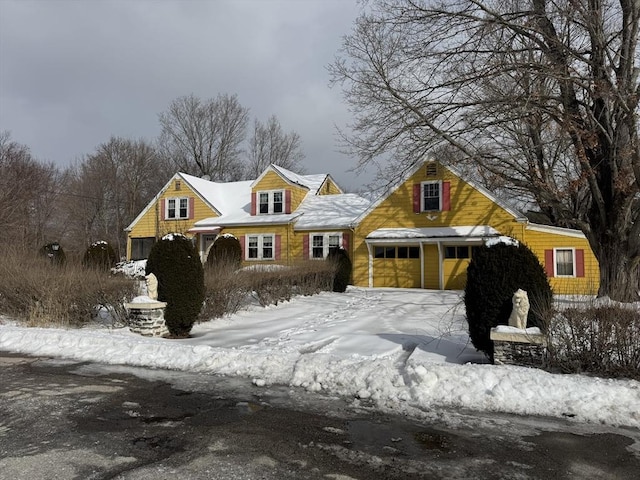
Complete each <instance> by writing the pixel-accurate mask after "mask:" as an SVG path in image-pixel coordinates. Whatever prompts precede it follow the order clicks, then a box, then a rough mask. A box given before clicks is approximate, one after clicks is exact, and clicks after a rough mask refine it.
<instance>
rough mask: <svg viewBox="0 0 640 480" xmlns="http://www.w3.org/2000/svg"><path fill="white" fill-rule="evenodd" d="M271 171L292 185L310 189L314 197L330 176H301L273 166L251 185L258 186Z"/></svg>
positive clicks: (321, 174) (323, 174)
mask: <svg viewBox="0 0 640 480" xmlns="http://www.w3.org/2000/svg"><path fill="white" fill-rule="evenodd" d="M269 171H274V172H276V173H277V174H278V175H280V177H282V178H283V179H284V180H286V181H287V182H289V183H291V184H295V185H300V186H301V187H305V188H308V189H309V191H310V192H311V193H313V194H314V195H315V194H316V193H318V190H320V187H322V184H323V183H324V182H325V180H326V179H327V178H328V177H329V175H327V174H326V173H320V174H316V175H300V174H298V173H294V172H292V171H290V170H287V169H286V168H282V167H280V166H278V165H274V164H271V165H269V166H268V167H267V168H266V169H265V171H264V172H262V174H261V175H260V176H259V177H258V178H257V179H255V180H254V181H253V182H252V183H251V186H252V187H253V186H254V185H256V184H257V183H258V182H259V181H260V180H261V179H262V177H264V176H265V175H266V174H267V173H268V172H269Z"/></svg>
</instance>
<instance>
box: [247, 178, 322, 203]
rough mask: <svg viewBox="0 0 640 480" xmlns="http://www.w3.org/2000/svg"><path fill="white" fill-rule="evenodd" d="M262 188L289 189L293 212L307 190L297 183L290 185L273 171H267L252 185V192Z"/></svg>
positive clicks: (262, 189)
mask: <svg viewBox="0 0 640 480" xmlns="http://www.w3.org/2000/svg"><path fill="white" fill-rule="evenodd" d="M264 190H290V191H291V211H292V212H294V211H295V210H296V209H297V208H298V207H299V206H300V203H301V202H302V200H304V197H306V195H307V193H308V192H309V190H308V189H307V188H304V187H300V186H297V185H291V184H290V183H288V182H287V181H286V180H284V179H283V178H282V177H281V176H280V175H278V174H277V173H275V172H274V171H271V170H270V171H268V172H267V173H266V174H265V176H264V177H262V178H261V179H260V181H259V182H258V183H257V184H256V185H254V187H253V189H252V192H253V193H257V192H260V191H264Z"/></svg>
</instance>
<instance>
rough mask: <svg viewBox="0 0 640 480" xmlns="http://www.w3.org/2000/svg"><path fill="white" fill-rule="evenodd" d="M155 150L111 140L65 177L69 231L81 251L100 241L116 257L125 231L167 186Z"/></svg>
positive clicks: (138, 143) (139, 142)
mask: <svg viewBox="0 0 640 480" xmlns="http://www.w3.org/2000/svg"><path fill="white" fill-rule="evenodd" d="M169 176H170V174H169V173H168V172H167V171H166V170H165V169H164V168H162V166H160V168H158V158H157V156H156V152H155V149H154V148H153V147H152V146H151V145H150V144H149V143H147V142H145V141H144V140H137V141H134V140H130V139H126V138H120V137H111V138H110V139H109V141H108V142H106V143H103V144H100V145H99V146H98V147H97V148H96V151H95V152H94V153H93V154H91V155H88V156H86V157H85V158H84V159H83V160H82V162H80V163H79V164H78V165H76V166H74V167H72V168H70V169H69V171H68V172H67V191H68V192H70V193H69V197H68V199H67V209H68V211H69V223H70V225H69V229H70V230H71V231H73V232H74V238H75V239H76V240H80V241H81V243H82V245H77V248H80V247H82V248H86V247H87V246H88V245H90V244H91V243H92V242H94V241H96V240H105V241H108V242H109V243H111V244H112V245H113V247H114V248H115V249H116V251H119V252H120V253H121V254H122V253H124V250H125V248H126V233H125V232H124V229H125V228H126V226H127V225H129V223H131V221H132V220H133V219H134V218H135V216H136V215H137V214H138V213H140V211H141V210H142V209H143V208H144V206H145V205H146V204H147V203H148V202H149V200H150V199H151V198H152V197H153V196H154V195H155V194H156V193H157V192H158V191H159V190H160V188H161V187H162V186H163V185H164V183H166V181H167V180H168V178H169Z"/></svg>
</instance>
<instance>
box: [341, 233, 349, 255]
mask: <svg viewBox="0 0 640 480" xmlns="http://www.w3.org/2000/svg"><path fill="white" fill-rule="evenodd" d="M342 248H344V249H345V250H346V251H347V252H348V251H349V234H348V233H343V234H342Z"/></svg>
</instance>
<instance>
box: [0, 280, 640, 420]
mask: <svg viewBox="0 0 640 480" xmlns="http://www.w3.org/2000/svg"><path fill="white" fill-rule="evenodd" d="M0 323H1V322H0ZM466 330H467V326H466V323H465V318H464V304H463V303H462V299H461V293H460V292H453V291H428V290H418V289H410V290H409V289H407V290H405V289H368V288H354V287H350V288H349V289H348V290H347V292H346V293H344V294H337V293H329V292H326V293H322V294H319V295H315V296H310V297H296V298H294V299H292V300H291V301H289V302H284V303H281V304H279V305H277V306H270V307H267V308H262V307H258V306H252V307H249V308H248V310H246V311H242V312H239V313H237V314H235V315H233V316H230V317H227V318H224V319H217V320H214V321H210V322H206V323H202V324H198V325H196V326H195V327H194V329H193V331H192V337H191V338H189V339H184V340H167V339H161V338H147V337H141V336H139V335H136V334H133V333H131V332H129V331H128V329H126V328H110V329H106V328H98V327H97V326H96V327H91V328H84V329H80V330H61V329H53V328H51V329H43V328H24V327H19V326H16V325H0V350H6V351H11V352H17V353H26V354H31V355H43V356H55V357H63V358H69V359H75V360H82V361H92V362H102V363H107V364H119V365H133V366H143V367H152V368H161V369H173V370H185V371H191V372H198V373H203V374H220V375H228V376H242V377H247V378H251V379H253V382H254V383H255V384H256V385H258V386H264V385H270V384H285V385H292V386H300V387H304V388H306V389H308V390H310V391H322V392H325V393H330V394H334V395H344V396H348V397H354V398H359V399H365V400H366V401H367V402H369V403H371V404H372V405H375V406H376V407H377V408H380V409H383V410H394V411H397V412H401V413H407V412H410V411H416V409H417V410H419V411H422V412H428V411H430V410H433V409H437V408H464V409H471V410H479V411H491V412H509V413H516V414H522V415H541V416H555V417H562V416H565V417H570V418H573V419H575V420H578V421H585V422H595V423H604V424H611V425H626V426H632V427H640V382H637V381H632V380H611V379H601V378H595V377H589V376H584V375H554V374H550V373H547V372H544V371H542V370H537V369H532V368H525V367H515V366H497V365H489V364H486V363H485V359H484V357H483V356H482V355H481V354H479V353H477V352H476V351H475V349H474V348H473V347H472V346H471V345H470V343H469V341H468V340H469V339H468V335H467V333H466Z"/></svg>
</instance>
